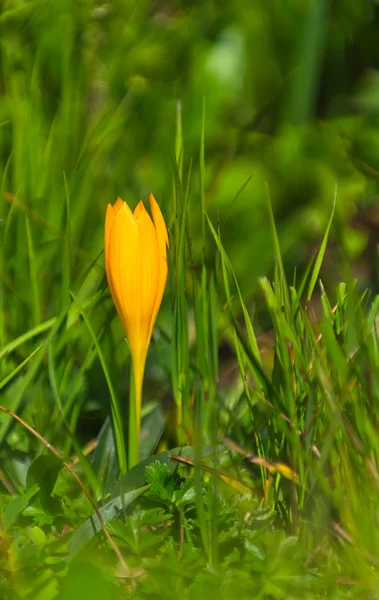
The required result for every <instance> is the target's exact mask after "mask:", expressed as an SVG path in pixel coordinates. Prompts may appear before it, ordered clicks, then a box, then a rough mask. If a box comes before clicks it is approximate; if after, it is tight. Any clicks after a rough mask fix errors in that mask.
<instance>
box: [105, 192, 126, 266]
mask: <svg viewBox="0 0 379 600" xmlns="http://www.w3.org/2000/svg"><path fill="white" fill-rule="evenodd" d="M122 204H123V202H122V200H121V198H120V197H119V198H117V200H116V202H115V204H114V206H112V205H111V204H108V208H107V214H106V217H105V235H104V254H105V262H106V261H107V254H108V245H109V239H110V233H111V229H112V225H113V221H114V218H115V216H116V214H117V213H118V211H119V210H120V208H121V206H122Z"/></svg>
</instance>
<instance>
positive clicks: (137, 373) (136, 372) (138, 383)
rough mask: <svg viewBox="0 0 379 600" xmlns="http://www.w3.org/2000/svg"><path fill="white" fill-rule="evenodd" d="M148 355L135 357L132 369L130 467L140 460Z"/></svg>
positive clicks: (129, 439) (129, 438) (129, 440)
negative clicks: (142, 411)
mask: <svg viewBox="0 0 379 600" xmlns="http://www.w3.org/2000/svg"><path fill="white" fill-rule="evenodd" d="M145 360H146V356H145V357H143V359H142V360H140V357H135V358H133V360H132V369H131V370H130V400H129V436H128V445H129V448H128V449H129V452H128V463H129V469H131V468H132V467H134V466H135V465H137V464H138V462H139V455H140V437H141V435H140V434H141V406H142V385H143V375H144V371H145Z"/></svg>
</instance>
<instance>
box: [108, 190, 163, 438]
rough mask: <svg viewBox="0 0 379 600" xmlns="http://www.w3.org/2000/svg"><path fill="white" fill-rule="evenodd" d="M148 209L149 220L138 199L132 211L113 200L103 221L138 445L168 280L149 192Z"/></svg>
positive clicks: (157, 219)
mask: <svg viewBox="0 0 379 600" xmlns="http://www.w3.org/2000/svg"><path fill="white" fill-rule="evenodd" d="M150 207H151V214H152V216H153V221H152V220H151V218H150V216H149V214H148V213H147V211H146V209H145V207H144V205H143V202H142V201H141V202H139V204H138V205H137V207H136V209H135V210H134V212H132V211H131V210H130V208H129V206H128V205H127V203H126V202H123V201H122V200H121V198H118V199H117V202H116V203H115V204H114V205H113V206H111V205H110V204H109V205H108V209H107V214H106V219H105V239H104V253H105V268H106V272H107V278H108V284H109V288H110V291H111V294H112V298H113V302H114V304H115V306H116V309H117V312H118V315H119V317H120V319H121V323H122V326H123V328H124V331H125V335H126V338H127V340H128V343H129V347H130V352H131V356H132V364H133V372H134V381H135V391H136V397H135V399H136V428H137V439H138V443H139V431H140V424H141V403H142V382H143V375H144V370H145V362H146V356H147V351H148V347H149V343H150V338H151V334H152V331H153V327H154V323H155V320H156V318H157V314H158V310H159V307H160V305H161V302H162V297H163V292H164V289H165V286H166V280H167V246H168V235H167V228H166V224H165V221H164V218H163V216H162V213H161V211H160V208H159V206H158V204H157V202H156V200H155V198H154V196H153V194H150Z"/></svg>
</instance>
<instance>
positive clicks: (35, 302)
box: [25, 217, 41, 325]
mask: <svg viewBox="0 0 379 600" xmlns="http://www.w3.org/2000/svg"><path fill="white" fill-rule="evenodd" d="M25 223H26V237H27V240H28V250H29V272H30V289H31V296H32V309H33V321H34V325H39V323H40V322H41V306H40V297H39V285H38V274H37V264H36V256H35V252H34V246H33V239H32V234H31V230H30V225H29V219H28V217H25Z"/></svg>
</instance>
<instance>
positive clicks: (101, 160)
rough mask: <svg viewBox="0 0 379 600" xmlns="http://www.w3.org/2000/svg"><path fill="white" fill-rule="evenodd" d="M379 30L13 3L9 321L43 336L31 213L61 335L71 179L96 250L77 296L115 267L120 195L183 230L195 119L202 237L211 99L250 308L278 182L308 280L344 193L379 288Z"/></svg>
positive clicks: (227, 12) (226, 215) (5, 81)
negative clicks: (108, 232)
mask: <svg viewBox="0 0 379 600" xmlns="http://www.w3.org/2000/svg"><path fill="white" fill-rule="evenodd" d="M378 23H379V7H378V4H377V3H376V2H371V1H368V0H367V1H362V0H346V1H345V2H338V1H331V0H330V1H327V0H317V1H306V0H291V1H290V2H286V3H284V2H280V1H277V0H254V1H250V2H244V1H240V2H237V3H226V2H221V1H220V2H216V1H214V0H202V1H199V2H185V1H183V2H179V1H177V2H174V1H171V2H152V1H149V0H141V1H136V2H134V1H133V2H132V1H130V2H129V1H128V0H114V1H111V2H108V3H99V2H93V1H91V0H54V2H51V1H43V0H42V1H41V0H34V1H28V2H26V1H25V2H24V1H22V0H5V1H4V2H3V3H2V14H1V17H0V26H1V79H0V123H1V129H0V172H1V181H2V191H3V193H2V198H1V218H3V219H5V218H8V221H7V234H8V235H7V236H6V240H5V246H6V249H5V256H6V261H5V264H4V266H3V277H4V281H5V285H6V288H7V289H8V290H11V295H9V294H6V295H5V310H6V311H7V312H9V311H12V307H11V304H12V305H14V302H15V298H17V302H18V303H19V304H20V306H22V307H23V308H24V310H23V313H22V314H23V317H22V319H20V320H19V321H18V323H17V325H16V327H17V328H18V329H19V331H22V330H23V328H24V327H25V325H26V324H27V323H28V324H30V319H31V314H30V313H31V306H30V302H31V298H30V295H29V294H28V286H29V282H28V281H26V280H25V277H24V274H27V272H28V270H27V269H24V270H23V271H22V270H21V269H20V261H22V260H23V261H26V262H27V261H28V260H29V259H28V250H27V244H26V243H25V239H26V231H25V223H24V219H21V220H20V219H17V213H19V211H20V209H21V211H23V212H25V211H26V212H28V214H29V217H30V228H31V234H32V236H33V239H35V243H36V260H37V265H38V280H39V284H40V290H42V291H43V299H44V301H43V304H42V308H41V315H38V316H40V317H41V318H43V319H45V318H47V317H49V316H51V315H52V314H54V313H55V312H56V311H57V309H58V307H57V302H59V298H58V297H57V295H55V294H54V295H52V294H50V293H49V292H50V291H51V289H52V288H51V286H52V285H54V279H60V273H59V265H60V264H61V256H62V241H61V239H60V236H61V237H62V236H63V235H64V232H65V219H66V199H65V198H66V189H65V182H64V178H66V180H67V190H68V194H69V198H70V220H71V239H72V243H73V244H75V245H76V246H77V247H78V252H76V253H74V256H73V262H72V273H71V276H72V278H73V280H74V281H75V279H76V278H77V277H78V276H79V275H80V274H81V273H82V272H83V269H84V268H85V267H86V266H88V261H91V260H92V259H94V258H95V257H96V255H97V254H98V253H99V251H100V250H101V248H102V237H103V220H104V214H105V210H106V206H107V203H108V202H113V201H114V200H115V199H116V197H117V196H118V195H120V196H121V197H122V198H123V199H125V200H126V201H128V202H129V203H130V204H131V205H133V206H134V205H135V204H136V203H137V201H138V200H139V199H140V198H143V199H144V200H146V199H147V196H148V193H149V192H150V191H153V192H154V194H155V195H156V197H157V199H158V200H159V202H160V203H161V205H162V209H163V211H164V214H165V216H166V219H167V221H168V224H169V225H170V224H171V225H172V223H173V220H174V214H173V209H172V206H173V205H172V191H173V177H174V168H173V164H172V156H173V154H174V139H175V122H176V113H177V109H178V104H179V105H180V107H181V114H182V122H183V159H184V163H183V172H184V174H185V176H186V173H187V172H188V169H189V165H190V161H192V177H191V185H190V207H189V210H190V214H191V217H192V220H193V226H194V227H195V228H196V227H197V226H198V225H199V218H200V217H199V214H200V212H199V210H198V208H199V202H200V199H199V169H198V164H199V160H198V156H199V143H200V133H201V120H202V111H203V99H204V98H205V117H206V118H205V138H206V139H205V144H206V146H205V147H206V177H207V181H206V190H207V195H206V203H207V208H208V210H209V212H210V214H211V216H212V218H213V219H214V220H216V219H217V218H218V217H219V221H220V225H221V231H222V235H223V239H224V244H225V246H226V249H227V251H228V253H229V256H230V258H231V261H232V263H233V265H234V268H235V269H236V273H237V276H238V277H239V280H240V281H241V284H242V286H243V288H244V291H245V292H246V293H252V292H253V291H254V290H255V288H256V285H257V284H256V281H257V276H259V275H262V274H265V273H268V272H269V271H270V268H271V266H272V262H273V250H272V246H271V243H270V242H269V234H268V231H269V228H268V218H267V209H266V204H267V203H266V200H265V188H264V182H265V181H267V182H268V183H269V187H270V193H271V196H272V200H273V205H274V212H275V218H276V222H277V226H278V230H279V234H280V239H281V243H282V249H283V254H284V259H285V263H286V265H287V267H288V269H289V271H290V272H292V271H293V269H294V267H295V266H297V267H301V265H303V264H304V262H306V261H307V260H308V259H309V257H310V256H311V255H312V252H313V251H314V249H315V248H316V247H317V245H318V243H319V240H320V237H321V235H322V233H323V231H324V229H325V225H326V222H327V219H328V218H329V215H330V212H331V208H332V202H333V196H334V186H335V182H337V183H338V202H337V220H336V223H335V228H334V235H335V236H337V239H338V242H340V243H341V249H342V252H343V253H345V254H346V255H347V257H348V258H350V259H356V260H357V265H358V267H357V272H359V274H360V275H362V276H363V277H364V281H365V282H366V281H367V280H369V282H370V283H371V284H372V285H376V280H377V278H376V271H375V261H374V254H375V252H374V249H375V248H376V238H375V236H376V233H377V221H378V214H377V209H376V196H377V189H378V177H379V175H378V173H377V171H376V170H377V169H379V158H378V156H379V128H378V114H379V73H378V70H377V69H378V67H379V47H378V44H377V31H378ZM250 177H251V180H250V182H249V183H248V184H247V185H246V187H245V188H244V189H243V191H242V192H241V193H240V194H239V195H238V192H239V190H241V188H242V186H243V185H244V184H245V183H246V181H247V180H248V179H249V178H250ZM14 196H16V197H17V202H18V203H20V204H19V206H18V207H17V208H16V207H15V208H14V210H13V214H12V208H11V204H12V199H13V197H14ZM236 196H238V197H237V198H236ZM335 239H336V238H335ZM196 244H197V242H196V239H195V240H194V245H195V248H194V253H195V259H196V253H198V252H199V248H197V245H196ZM208 250H209V252H210V253H211V254H212V252H213V247H212V246H211V247H210V248H209V249H208ZM362 256H363V257H364V259H365V260H363V262H362V261H359V260H358V259H359V258H360V257H362ZM337 258H339V257H338V256H337ZM332 263H333V264H332V265H331V266H332V267H333V265H334V268H336V265H335V261H332ZM7 298H8V300H7ZM10 299H11V300H10ZM18 308H19V307H17V310H18ZM34 316H35V317H36V315H34ZM19 331H18V332H19ZM18 332H17V331H14V332H13V333H14V334H17V333H18Z"/></svg>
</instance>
